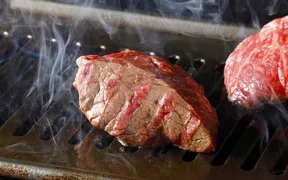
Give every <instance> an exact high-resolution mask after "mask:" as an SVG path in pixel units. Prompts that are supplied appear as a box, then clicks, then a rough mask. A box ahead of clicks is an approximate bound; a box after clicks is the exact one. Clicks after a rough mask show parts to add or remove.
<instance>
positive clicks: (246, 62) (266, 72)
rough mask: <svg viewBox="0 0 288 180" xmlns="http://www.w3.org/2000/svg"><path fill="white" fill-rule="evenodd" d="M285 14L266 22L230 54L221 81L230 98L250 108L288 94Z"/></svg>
mask: <svg viewBox="0 0 288 180" xmlns="http://www.w3.org/2000/svg"><path fill="white" fill-rule="evenodd" d="M287 65H288V16H287V17H284V18H282V19H276V20H274V21H272V22H270V23H268V24H266V25H265V26H264V27H263V28H262V30H261V31H260V32H259V33H257V34H254V35H252V36H250V37H248V38H247V39H245V40H244V41H242V42H241V43H240V44H239V45H238V46H237V48H236V49H235V50H234V51H233V52H232V53H231V54H230V56H229V57H228V59H227V61H226V65H225V69H224V81H225V86H226V89H227V92H228V98H229V99H230V101H232V102H234V103H237V104H239V105H242V106H244V107H246V108H249V109H252V108H256V107H260V106H261V105H263V103H264V102H272V103H275V102H281V101H283V100H285V99H287V95H288V69H287V67H288V66H287Z"/></svg>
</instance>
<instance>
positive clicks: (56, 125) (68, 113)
mask: <svg viewBox="0 0 288 180" xmlns="http://www.w3.org/2000/svg"><path fill="white" fill-rule="evenodd" d="M67 106H68V107H66V108H65V109H64V110H63V111H62V112H61V113H60V114H59V115H57V116H56V117H55V118H54V119H53V120H52V121H51V124H49V126H48V127H47V128H46V129H45V130H44V132H43V134H41V135H40V139H41V140H43V141H48V140H51V139H52V138H53V137H54V136H55V135H56V134H57V133H58V132H59V131H60V129H61V128H63V127H64V125H65V124H66V123H67V122H68V121H69V120H70V119H71V117H73V116H74V115H75V113H76V111H77V110H78V109H76V108H75V107H73V105H72V104H70V103H69V104H67ZM71 109H72V110H71Z"/></svg>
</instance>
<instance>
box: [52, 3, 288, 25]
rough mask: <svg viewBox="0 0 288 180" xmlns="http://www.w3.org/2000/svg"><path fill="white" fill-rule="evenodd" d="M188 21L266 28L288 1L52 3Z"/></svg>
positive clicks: (285, 11)
mask: <svg viewBox="0 0 288 180" xmlns="http://www.w3.org/2000/svg"><path fill="white" fill-rule="evenodd" d="M49 1H54V2H60V3H66V4H77V5H85V6H95V7H102V8H110V9H118V10H122V11H132V12H137V13H144V14H150V15H158V16H166V17H171V18H180V19H188V20H201V21H211V22H217V23H218V22H223V23H232V24H240V25H246V26H250V27H256V28H258V27H259V26H260V27H261V26H263V25H264V24H266V23H267V22H269V21H271V20H272V19H274V18H277V17H282V16H285V15H287V14H288V1H287V0H88V1H87V0H86V1H83V0H49Z"/></svg>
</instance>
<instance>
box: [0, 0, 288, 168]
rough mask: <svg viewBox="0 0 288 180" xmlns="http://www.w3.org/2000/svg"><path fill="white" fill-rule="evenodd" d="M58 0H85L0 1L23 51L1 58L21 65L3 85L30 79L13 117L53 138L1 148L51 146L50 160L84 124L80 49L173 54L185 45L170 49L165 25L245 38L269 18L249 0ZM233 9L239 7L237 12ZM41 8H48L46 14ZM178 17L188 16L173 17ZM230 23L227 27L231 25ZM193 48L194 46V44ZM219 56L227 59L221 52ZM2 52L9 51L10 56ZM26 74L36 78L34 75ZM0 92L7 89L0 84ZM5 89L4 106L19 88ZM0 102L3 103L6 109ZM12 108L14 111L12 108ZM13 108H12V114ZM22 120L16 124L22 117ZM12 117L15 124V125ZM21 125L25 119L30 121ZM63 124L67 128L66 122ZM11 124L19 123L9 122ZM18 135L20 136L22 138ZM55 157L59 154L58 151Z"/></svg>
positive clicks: (2, 23)
mask: <svg viewBox="0 0 288 180" xmlns="http://www.w3.org/2000/svg"><path fill="white" fill-rule="evenodd" d="M58 2H62V3H65V4H70V5H80V6H82V8H79V7H76V6H72V7H71V8H70V10H71V11H68V10H67V9H68V8H67V7H68V6H63V9H60V10H59V9H57V10H55V9H56V8H57V4H52V5H53V6H52V5H51V6H49V7H48V6H45V5H44V4H45V3H46V2H45V1H33V2H32V3H31V2H29V1H26V0H11V1H9V3H10V5H11V7H13V8H14V9H16V10H14V9H10V6H9V3H7V2H6V1H4V2H3V1H2V2H1V3H3V4H1V5H0V9H1V12H0V27H1V28H2V27H4V29H5V30H7V32H8V33H9V36H11V40H12V41H11V42H12V43H16V45H13V48H14V49H13V51H12V52H13V53H15V51H18V50H19V49H20V48H19V47H21V53H19V55H18V56H19V58H18V59H15V60H14V64H15V65H13V64H12V63H10V66H8V65H9V64H8V65H7V63H6V64H5V67H4V66H3V67H4V68H2V69H5V68H6V69H7V68H8V67H9V69H11V72H12V69H13V68H14V69H13V71H14V72H15V73H16V74H17V73H18V76H17V77H16V75H15V77H14V76H10V79H8V80H7V83H8V85H7V87H6V89H5V90H7V92H8V91H10V90H11V87H12V88H15V86H14V85H15V82H17V81H22V82H23V84H24V82H25V85H23V86H17V87H16V89H15V91H14V92H15V93H17V91H21V92H22V95H23V96H21V97H20V98H21V102H20V103H19V106H17V108H15V109H16V110H17V109H19V108H20V109H22V110H23V109H26V111H25V110H23V111H25V113H24V115H23V116H22V117H21V114H20V115H19V113H18V112H17V113H18V114H17V113H16V114H15V117H18V118H19V119H18V120H16V118H14V119H15V121H13V122H17V123H18V124H22V125H23V124H24V125H25V126H26V125H27V124H28V125H29V127H30V128H32V129H27V132H26V133H27V134H24V135H25V136H32V135H37V137H39V138H40V136H41V135H43V134H45V132H47V133H48V135H49V138H48V139H49V140H47V141H46V140H43V139H42V140H39V139H38V140H37V141H35V144H36V145H37V143H40V144H41V147H40V148H39V147H37V148H36V146H35V144H29V143H26V142H25V141H23V142H16V141H11V142H10V144H9V143H7V142H6V144H7V146H6V147H5V148H3V149H1V148H0V150H4V151H8V150H9V151H15V152H18V151H19V149H20V151H22V152H23V153H26V152H33V153H34V154H41V153H46V152H47V151H49V152H50V153H51V151H52V153H51V154H49V155H47V161H46V162H70V159H69V156H68V154H67V153H66V151H67V152H70V150H69V147H67V145H66V144H65V143H63V141H65V142H66V141H68V139H69V138H71V136H72V135H73V133H72V134H71V136H69V137H67V136H64V134H65V132H63V131H64V130H66V129H67V130H71V129H73V132H74V131H75V132H76V131H77V129H79V128H80V127H81V124H83V123H84V122H85V120H83V117H82V118H80V115H79V114H80V111H79V109H77V107H78V102H77V101H78V100H77V98H78V97H77V93H76V92H75V90H74V88H73V87H72V82H73V80H74V77H75V73H76V71H77V68H76V65H75V59H76V58H77V57H79V56H80V55H82V54H100V55H103V54H107V53H113V52H116V51H119V47H121V48H129V49H137V50H142V51H147V52H154V53H156V54H157V55H160V56H165V55H167V54H165V53H167V51H170V52H175V54H176V53H177V52H182V51H183V49H182V48H183V47H182V46H177V45H173V46H172V47H173V50H171V49H167V47H166V45H167V44H168V43H171V42H172V43H175V44H176V42H177V41H178V39H169V38H168V36H165V33H167V32H169V31H170V32H172V33H175V34H177V33H178V34H184V35H187V36H193V35H195V34H196V35H195V36H197V37H198V36H200V37H203V36H205V34H209V35H211V37H212V39H228V40H231V39H232V40H234V39H236V38H238V37H240V39H243V37H246V36H247V34H249V33H250V34H251V32H254V31H252V30H251V31H249V32H248V33H247V31H246V29H245V28H242V27H244V25H245V26H251V27H254V28H260V27H261V26H262V25H263V22H265V19H264V20H263V17H262V16H260V15H259V10H258V9H255V4H252V3H250V2H251V1H248V0H247V1H245V3H243V4H244V5H243V6H242V5H241V4H240V5H239V6H238V4H239V2H238V1H236V3H234V4H233V3H231V2H229V0H155V1H143V0H135V1H132V0H130V1H129V0H127V1H120V0H114V1H109V0H98V1H97V0H85V1H83V0H69V1H67V0H58ZM37 5H38V6H37ZM24 7H25V8H24ZM69 7H70V6H69ZM85 7H86V8H85ZM87 7H88V8H87ZM91 7H105V8H107V9H117V10H122V11H127V12H137V13H139V12H140V13H146V14H149V15H153V16H151V19H152V20H157V21H155V22H160V23H159V24H155V23H148V22H147V21H144V20H145V19H144V20H143V16H139V15H131V14H129V16H128V15H127V16H118V15H119V14H117V13H115V12H113V13H110V11H107V14H106V15H105V14H103V11H101V10H99V9H97V11H96V12H95V11H93V10H91V9H92V8H91ZM243 7H247V8H243ZM261 7H265V8H263V9H264V10H265V11H267V12H268V15H269V16H272V15H273V16H274V15H276V14H277V12H280V11H281V12H282V10H281V6H279V1H277V0H273V1H269V4H268V5H265V6H261ZM90 8H91V9H90ZM231 8H232V9H234V12H233V13H232V12H231ZM241 8H243V9H241ZM72 10H73V11H72ZM41 11H43V12H41ZM36 12H37V13H36ZM235 12H238V14H237V13H235ZM243 12H248V14H249V15H250V16H249V17H247V19H248V20H247V19H246V18H244V19H243V18H242V19H241V18H240V19H239V18H238V15H239V14H243ZM43 14H44V16H42V15H43ZM264 14H265V13H264ZM155 15H160V16H162V17H166V19H164V20H161V21H160V20H159V19H158V18H157V16H155ZM230 15H231V16H230ZM69 16H70V17H69ZM227 17H228V18H227ZM251 17H252V18H251ZM173 18H178V19H182V20H183V19H184V20H189V21H179V22H178V21H177V22H176V21H175V19H173ZM135 19H136V20H135ZM235 19H236V20H237V21H236V22H235V23H236V24H239V25H240V27H241V28H239V27H236V28H231V29H233V31H232V32H230V31H229V32H230V34H229V33H226V31H224V30H225V28H226V26H225V25H223V27H224V28H223V29H224V30H223V29H221V28H222V26H220V25H219V24H220V23H222V24H225V23H224V22H225V21H226V22H231V21H232V20H235ZM141 20H142V21H141ZM158 20H159V21H158ZM191 20H193V22H192V21H191ZM238 20H239V21H238ZM194 21H195V22H194ZM202 21H206V22H209V23H208V24H209V26H206V25H205V26H204V25H203V24H201V23H199V22H202ZM223 21H224V22H223ZM143 22H147V24H145V23H144V24H143ZM189 22H190V23H189ZM197 23H199V24H197ZM210 24H212V25H213V24H214V26H213V28H211V29H209V28H207V27H210ZM126 25H127V26H126ZM145 27H148V28H150V29H153V28H154V30H156V31H157V30H159V31H160V30H162V29H166V32H164V33H163V34H164V35H163V34H162V32H160V33H159V32H156V31H154V30H147V29H145ZM201 27H204V28H206V29H205V30H203V29H204V28H201ZM215 27H216V28H215ZM229 28H230V27H227V28H226V30H227V29H229ZM1 30H2V29H1ZM222 30H223V31H222ZM203 31H205V32H203ZM224 32H225V33H224ZM23 35H24V36H25V37H26V38H25V42H26V41H27V42H29V45H28V44H26V43H24V44H25V46H21V43H20V41H17V39H18V37H20V36H23ZM182 38H183V37H182ZM205 38H207V37H205ZM21 42H22V41H21ZM167 42H168V43H167ZM185 42H187V44H185V45H187V47H190V46H192V45H193V47H197V42H198V41H195V42H189V41H188V40H187V41H185ZM211 42H212V40H211ZM115 44H117V46H115ZM191 44H192V45H191ZM170 46H171V45H170ZM16 49H18V50H16ZM195 49H196V50H197V48H195ZM195 49H192V48H191V49H189V50H190V51H189V52H185V53H186V54H187V56H188V57H189V58H191V57H194V55H193V53H194V52H195V51H196V50H195ZM227 49H228V45H227V47H226V46H225V51H230V50H231V49H228V50H227ZM202 51H204V50H202ZM216 51H217V50H216ZM216 51H215V52H216ZM223 51H224V50H223ZM13 53H12V54H13ZM216 53H219V52H216ZM191 54H192V55H191ZM219 54H220V53H219ZM223 54H224V53H223ZM30 56H32V57H33V59H34V60H33V61H32V60H31V61H28V60H27V59H28V57H30ZM207 56H208V55H207ZM211 56H212V55H211ZM219 56H220V55H219ZM21 57H22V59H21ZM221 58H223V59H224V56H223V57H221ZM5 59H7V57H6V56H5ZM5 59H4V58H3V60H2V59H1V57H0V64H1V61H4V60H5ZM16 60H19V61H16ZM19 63H20V64H21V66H20V65H19V67H18V66H17V64H19ZM24 67H25V71H24V69H23V68H24ZM11 72H10V73H11ZM19 72H20V75H19ZM0 73H1V72H0ZM31 77H33V78H31ZM28 79H30V80H31V79H32V80H31V82H30V81H29V80H28ZM26 82H27V83H26ZM9 88H10V89H9ZM0 95H2V92H1V94H0ZM4 96H5V97H7V98H8V99H9V98H10V99H9V103H5V106H6V107H5V108H6V110H7V109H9V108H11V106H12V105H13V103H14V102H15V101H16V100H17V99H18V98H19V96H15V95H13V94H12V95H11V94H9V93H4V90H3V96H0V98H2V99H3V97H4ZM2 99H1V100H2ZM7 101H8V100H7ZM2 102H4V101H2ZM2 102H1V103H2ZM5 102H6V101H5ZM12 102H13V103H12ZM34 102H37V104H38V106H39V107H40V108H39V109H40V110H39V111H40V112H41V113H39V114H41V115H40V118H39V119H37V118H36V117H35V118H34V117H33V114H32V113H31V112H34V109H33V111H31V109H32V106H31V104H33V103H34ZM69 104H74V107H75V108H76V109H75V108H63V107H71V106H69ZM1 106H3V104H1ZM30 107H31V108H30ZM1 108H2V107H1ZM1 108H0V111H1V110H2V109H1ZM60 109H61V111H63V114H62V115H63V116H62V117H57V118H56V117H55V116H53V114H54V113H59V110H60ZM16 110H15V111H16ZM15 111H14V112H11V113H10V114H9V115H10V116H12V114H14V113H15ZM75 111H76V113H75ZM20 112H21V111H20ZM283 113H286V112H283ZM67 114H68V115H67ZM75 114H76V115H75ZM10 116H7V118H8V117H10ZM32 117H33V118H32ZM1 118H2V117H1ZM5 118H6V117H5ZM27 119H28V120H27ZM31 119H32V121H31ZM57 121H61V123H57ZM83 121H84V122H83ZM17 123H15V124H16V125H17ZM25 123H26V124H25ZM15 124H12V125H14V126H16V125H15ZM24 125H23V127H25V126H24ZM21 127H22V126H21ZM65 127H69V128H66V129H65ZM10 128H11V127H10V126H9V124H4V125H3V129H4V130H5V129H7V130H8V129H9V130H10ZM12 130H15V129H13V128H12ZM86 134H87V133H86ZM60 135H63V136H60ZM50 136H51V137H50ZM56 136H57V137H56ZM81 136H83V134H82V133H79V137H77V138H78V139H82V137H81ZM43 137H44V136H43ZM65 137H66V138H67V139H65ZM265 137H266V136H265ZM19 139H20V140H21V138H19ZM44 139H45V138H44ZM43 141H45V142H43ZM0 142H1V141H0ZM61 142H62V143H61ZM49 143H50V144H49ZM92 143H93V141H92ZM51 145H52V146H53V147H51ZM81 145H82V144H81ZM19 147H21V148H19ZM77 148H78V147H77ZM93 148H94V145H93ZM70 153H71V152H70ZM71 154H72V153H71ZM113 156H117V155H113V154H109V155H107V159H108V160H109V158H113ZM57 157H61V158H60V159H57ZM114 159H116V161H117V162H118V163H120V164H125V165H126V166H127V167H128V168H129V169H130V170H131V171H132V172H133V173H134V172H135V171H136V170H135V169H134V167H133V166H132V165H131V164H133V162H129V161H128V160H127V159H125V158H123V156H119V157H116V158H115V157H114ZM106 161H107V160H106ZM117 162H116V163H117Z"/></svg>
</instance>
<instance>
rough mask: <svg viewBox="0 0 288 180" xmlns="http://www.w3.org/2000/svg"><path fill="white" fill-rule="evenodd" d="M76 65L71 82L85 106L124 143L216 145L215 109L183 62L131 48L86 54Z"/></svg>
mask: <svg viewBox="0 0 288 180" xmlns="http://www.w3.org/2000/svg"><path fill="white" fill-rule="evenodd" d="M77 65H78V66H79V70H78V72H77V75H76V79H75V82H74V83H73V85H74V86H75V88H77V89H78V93H79V102H80V108H81V111H82V112H83V113H84V114H85V115H86V116H87V118H88V119H89V120H90V121H91V123H92V125H93V126H94V127H97V128H101V129H104V130H105V131H107V132H108V133H109V134H111V135H112V136H115V137H116V138H117V139H118V140H119V141H120V142H121V143H122V144H123V145H125V146H150V145H161V144H163V143H173V144H174V145H177V146H179V147H181V148H183V149H185V150H191V151H196V152H210V151H212V150H214V148H215V138H216V134H217V128H218V119H217V115H216V112H215V110H214V109H213V108H212V107H211V105H210V103H209V102H208V100H207V99H206V97H205V96H204V90H203V88H202V87H201V86H200V85H199V84H197V83H196V82H195V81H194V80H193V79H191V77H190V76H189V75H188V74H187V73H186V72H185V71H184V70H183V69H182V68H180V67H179V66H176V65H172V64H169V63H168V62H167V61H165V60H163V59H161V58H159V57H156V56H149V55H146V54H144V53H139V52H136V51H131V50H126V51H122V52H120V53H116V54H110V55H106V56H103V57H99V56H94V55H89V56H82V57H80V58H79V59H78V60H77Z"/></svg>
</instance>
